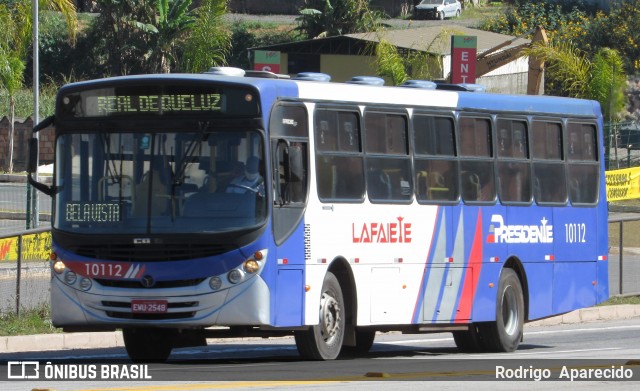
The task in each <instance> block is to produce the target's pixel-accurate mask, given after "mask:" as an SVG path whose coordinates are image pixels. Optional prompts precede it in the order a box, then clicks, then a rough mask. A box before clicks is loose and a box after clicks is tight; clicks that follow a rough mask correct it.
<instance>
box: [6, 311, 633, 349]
mask: <svg viewBox="0 0 640 391" xmlns="http://www.w3.org/2000/svg"><path fill="white" fill-rule="evenodd" d="M638 317H640V304H637V305H634V304H622V305H612V306H601V307H591V308H583V309H580V310H576V311H572V312H568V313H566V314H563V315H558V316H554V317H551V318H546V319H541V320H537V321H534V322H531V323H527V324H526V326H525V327H526V328H529V327H541V326H556V325H562V324H575V323H588V322H596V321H602V320H612V319H631V318H638ZM232 339H233V338H229V339H227V341H229V340H232ZM243 340H246V339H243ZM115 347H124V341H123V339H122V332H121V331H114V332H98V333H70V334H64V333H60V334H36V335H20V336H14V337H0V352H2V353H22V352H36V351H46V350H70V349H104V348H115Z"/></svg>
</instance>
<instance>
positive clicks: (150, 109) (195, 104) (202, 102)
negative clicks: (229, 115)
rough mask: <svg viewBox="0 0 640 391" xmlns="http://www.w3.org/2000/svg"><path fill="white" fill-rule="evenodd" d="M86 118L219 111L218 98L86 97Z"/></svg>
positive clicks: (192, 96) (166, 96)
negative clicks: (87, 116)
mask: <svg viewBox="0 0 640 391" xmlns="http://www.w3.org/2000/svg"><path fill="white" fill-rule="evenodd" d="M86 103H87V107H86V109H87V112H88V115H89V116H94V115H97V116H110V115H114V114H115V115H117V114H142V113H148V114H162V113H170V112H194V111H195V112H202V111H221V110H222V109H223V103H224V100H223V97H222V96H221V95H220V94H171V95H116V96H99V95H98V96H89V97H87V101H86Z"/></svg>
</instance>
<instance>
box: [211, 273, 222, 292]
mask: <svg viewBox="0 0 640 391" xmlns="http://www.w3.org/2000/svg"><path fill="white" fill-rule="evenodd" d="M209 287H210V288H211V289H213V290H214V291H217V290H218V289H220V288H222V279H221V278H220V277H218V276H214V277H211V278H210V279H209Z"/></svg>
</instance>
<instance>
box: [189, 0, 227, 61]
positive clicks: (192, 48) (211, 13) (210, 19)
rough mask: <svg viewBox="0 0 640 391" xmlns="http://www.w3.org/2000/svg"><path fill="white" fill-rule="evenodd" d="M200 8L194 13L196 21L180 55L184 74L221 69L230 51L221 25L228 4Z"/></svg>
mask: <svg viewBox="0 0 640 391" xmlns="http://www.w3.org/2000/svg"><path fill="white" fill-rule="evenodd" d="M200 4H201V5H200V7H198V8H197V9H195V10H194V17H195V21H194V23H193V26H192V27H191V31H190V34H189V36H188V37H187V38H186V39H185V42H184V50H183V52H182V55H181V61H180V62H181V69H182V71H185V72H193V73H197V72H203V71H206V70H207V69H209V67H212V66H217V65H222V64H224V63H225V62H226V56H227V54H228V53H229V51H230V50H231V34H230V32H229V30H228V29H227V28H226V26H225V25H224V23H223V21H222V18H223V16H224V14H225V13H226V12H227V0H202V1H201V2H200Z"/></svg>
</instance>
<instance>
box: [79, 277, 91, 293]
mask: <svg viewBox="0 0 640 391" xmlns="http://www.w3.org/2000/svg"><path fill="white" fill-rule="evenodd" d="M80 289H82V290H83V291H88V290H89V289H91V280H90V279H88V278H87V277H82V278H81V279H80Z"/></svg>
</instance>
